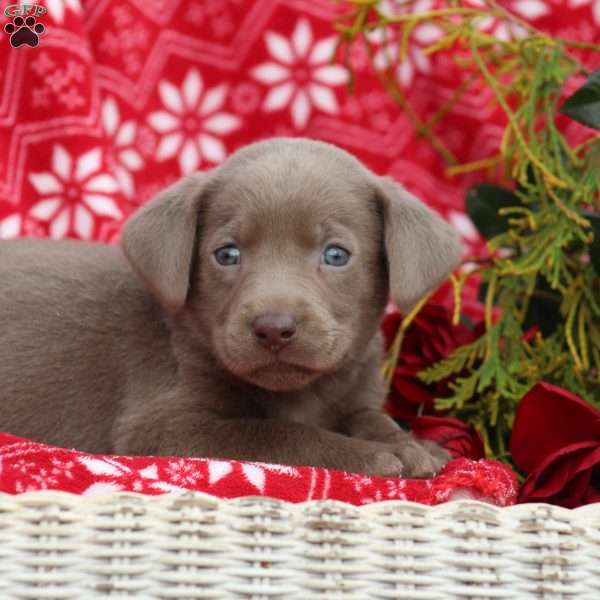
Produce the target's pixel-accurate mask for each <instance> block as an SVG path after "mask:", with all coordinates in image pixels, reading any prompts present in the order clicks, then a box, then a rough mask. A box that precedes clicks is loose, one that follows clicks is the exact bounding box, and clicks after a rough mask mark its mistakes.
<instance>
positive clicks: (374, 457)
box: [361, 451, 404, 477]
mask: <svg viewBox="0 0 600 600" xmlns="http://www.w3.org/2000/svg"><path fill="white" fill-rule="evenodd" d="M403 470H404V465H403V464H402V461H401V460H400V458H398V457H397V456H396V455H395V453H394V452H391V451H390V452H385V451H381V452H374V453H373V454H370V455H369V456H368V458H367V460H366V465H365V467H364V468H362V469H361V471H362V472H364V473H365V474H366V475H372V476H376V477H400V476H401V475H402V471H403Z"/></svg>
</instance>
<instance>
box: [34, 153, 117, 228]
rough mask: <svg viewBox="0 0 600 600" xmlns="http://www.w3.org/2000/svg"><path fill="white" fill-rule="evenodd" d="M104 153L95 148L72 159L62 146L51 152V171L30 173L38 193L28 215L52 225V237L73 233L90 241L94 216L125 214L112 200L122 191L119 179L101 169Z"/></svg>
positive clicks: (108, 216)
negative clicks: (36, 199)
mask: <svg viewBox="0 0 600 600" xmlns="http://www.w3.org/2000/svg"><path fill="white" fill-rule="evenodd" d="M101 169H102V150H101V149H100V148H93V149H92V150H89V151H88V152H85V153H84V154H82V155H81V156H79V157H78V158H77V160H73V157H72V156H71V155H70V154H69V152H68V151H67V150H66V149H65V148H64V147H63V146H61V145H60V144H56V145H55V146H54V148H53V151H52V171H46V172H43V173H31V174H30V175H29V181H30V182H31V185H33V187H34V188H35V190H36V191H37V193H38V194H39V200H38V201H37V202H36V203H35V204H34V205H33V206H32V207H31V208H30V210H29V216H30V217H32V218H34V219H37V220H38V221H43V222H45V223H49V233H50V237H51V238H53V239H60V238H63V237H65V236H66V235H67V234H68V233H69V231H70V230H72V231H73V232H74V233H76V234H77V235H78V236H79V237H80V238H81V239H84V240H89V239H91V237H92V233H93V229H94V217H102V218H110V219H120V218H122V216H123V215H122V213H121V211H120V209H119V207H118V206H117V204H116V203H115V201H114V198H112V197H111V194H114V193H115V192H118V191H119V184H118V183H117V181H116V179H115V178H114V177H113V176H112V175H110V174H109V173H106V172H104V171H102V170H101Z"/></svg>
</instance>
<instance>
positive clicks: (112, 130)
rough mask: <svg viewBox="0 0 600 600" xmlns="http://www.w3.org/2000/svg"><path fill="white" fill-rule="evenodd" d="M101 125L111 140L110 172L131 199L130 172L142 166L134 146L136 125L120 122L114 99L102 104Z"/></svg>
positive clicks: (142, 160)
mask: <svg viewBox="0 0 600 600" xmlns="http://www.w3.org/2000/svg"><path fill="white" fill-rule="evenodd" d="M102 125H103V126H104V131H105V132H106V135H108V136H110V137H111V138H112V146H113V148H114V151H113V155H114V161H113V162H114V164H113V165H111V166H112V171H113V172H114V174H115V177H116V178H117V179H118V181H119V184H120V185H121V189H122V191H123V193H124V194H125V195H126V196H128V197H129V198H131V197H132V196H133V195H134V193H135V186H134V182H133V177H132V176H131V171H139V170H140V169H142V168H143V166H144V159H143V158H142V157H141V155H140V153H139V152H138V151H137V149H136V148H135V146H134V141H135V138H136V133H137V125H136V123H135V122H134V121H133V120H129V121H125V122H122V121H121V113H120V112H119V107H118V105H117V103H116V101H115V99H114V98H107V99H106V100H105V101H104V103H103V104H102Z"/></svg>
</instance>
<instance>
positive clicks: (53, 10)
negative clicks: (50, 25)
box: [44, 0, 81, 23]
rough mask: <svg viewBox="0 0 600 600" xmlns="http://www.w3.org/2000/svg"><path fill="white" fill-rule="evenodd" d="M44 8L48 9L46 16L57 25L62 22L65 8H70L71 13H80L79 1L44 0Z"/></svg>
mask: <svg viewBox="0 0 600 600" xmlns="http://www.w3.org/2000/svg"><path fill="white" fill-rule="evenodd" d="M44 6H45V7H46V8H47V9H48V14H49V15H50V16H51V17H52V18H53V19H54V20H55V21H56V22H57V23H62V22H63V21H64V19H65V11H66V10H67V8H70V9H71V10H72V11H73V12H76V13H81V4H80V2H79V0H44Z"/></svg>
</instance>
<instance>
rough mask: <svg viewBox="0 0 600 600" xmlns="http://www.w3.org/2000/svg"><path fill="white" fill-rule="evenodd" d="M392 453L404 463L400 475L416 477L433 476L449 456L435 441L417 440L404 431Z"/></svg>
mask: <svg viewBox="0 0 600 600" xmlns="http://www.w3.org/2000/svg"><path fill="white" fill-rule="evenodd" d="M394 454H395V455H396V456H397V457H398V458H399V459H400V460H401V461H402V463H403V464H404V470H403V472H402V476H403V477H406V478H416V479H422V478H430V477H433V476H435V475H436V474H437V473H439V471H440V469H441V468H442V467H443V466H444V465H445V464H446V463H447V462H448V461H449V460H450V458H451V456H450V453H449V452H448V451H447V450H444V448H442V447H441V446H439V445H438V444H436V443H435V442H430V441H428V440H418V439H416V438H415V437H413V436H412V435H411V434H405V433H404V434H403V435H402V438H401V439H400V440H399V441H398V443H397V446H396V450H395V452H394Z"/></svg>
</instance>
